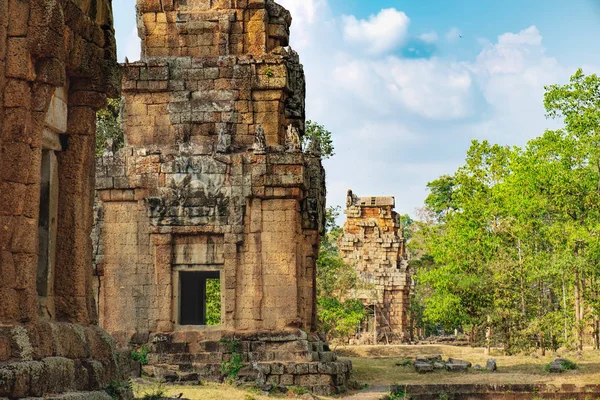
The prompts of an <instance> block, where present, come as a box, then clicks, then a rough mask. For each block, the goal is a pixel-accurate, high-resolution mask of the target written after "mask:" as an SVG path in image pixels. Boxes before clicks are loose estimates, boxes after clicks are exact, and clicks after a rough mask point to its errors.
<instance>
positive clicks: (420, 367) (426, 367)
mask: <svg viewBox="0 0 600 400" xmlns="http://www.w3.org/2000/svg"><path fill="white" fill-rule="evenodd" d="M414 366H415V371H417V372H418V373H420V374H424V373H427V372H432V371H433V365H431V364H430V363H427V362H423V361H417V362H415V364H414Z"/></svg>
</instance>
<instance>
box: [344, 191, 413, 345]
mask: <svg viewBox="0 0 600 400" xmlns="http://www.w3.org/2000/svg"><path fill="white" fill-rule="evenodd" d="M395 204H396V202H395V199H394V198H393V197H358V196H356V195H354V194H353V193H352V191H351V190H350V191H348V196H347V203H346V211H345V214H346V223H345V224H344V233H343V235H342V236H341V237H340V240H339V248H340V254H341V256H342V258H343V259H344V262H346V263H347V264H349V265H352V266H354V268H355V269H356V272H357V273H358V275H359V278H360V279H361V280H362V281H363V282H365V283H366V284H367V289H364V290H357V291H356V293H355V296H356V298H358V299H360V300H361V301H362V302H363V303H364V304H365V305H366V306H373V305H375V308H376V313H377V327H378V332H379V335H380V336H386V337H387V339H388V340H390V339H394V340H401V341H402V340H406V339H408V336H407V328H408V323H407V318H408V306H409V299H410V297H409V296H410V276H409V273H408V261H407V255H406V247H405V244H406V243H405V239H404V237H403V234H402V229H401V226H400V223H399V221H398V214H397V213H396V212H395V211H394V207H395ZM382 339H384V338H383V337H382Z"/></svg>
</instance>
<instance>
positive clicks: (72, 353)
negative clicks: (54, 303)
mask: <svg viewBox="0 0 600 400" xmlns="http://www.w3.org/2000/svg"><path fill="white" fill-rule="evenodd" d="M130 362H131V359H130V357H129V355H128V354H123V355H121V356H118V355H117V356H116V355H115V344H114V341H113V339H112V338H111V337H110V336H109V335H108V334H107V333H106V332H105V331H103V330H102V329H100V328H99V327H97V326H80V325H74V324H67V323H39V324H30V325H17V326H4V327H3V326H0V399H6V398H9V399H20V398H28V399H30V398H33V399H36V398H43V399H68V400H78V399H106V398H107V395H106V393H105V392H104V389H106V388H107V387H108V386H109V384H110V382H117V381H123V380H126V379H127V376H128V371H129V370H130V368H131V365H130ZM50 394H51V395H50ZM129 395H130V393H129V394H125V396H124V398H127V397H128V396H129ZM108 398H110V396H108Z"/></svg>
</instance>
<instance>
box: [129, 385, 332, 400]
mask: <svg viewBox="0 0 600 400" xmlns="http://www.w3.org/2000/svg"><path fill="white" fill-rule="evenodd" d="M156 388H157V385H156V384H155V383H150V382H146V381H144V382H143V383H140V382H139V381H138V382H135V383H134V384H133V392H134V394H135V396H136V398H142V399H143V398H144V395H146V394H148V393H153V392H155V391H156ZM292 389H293V390H291V392H292V393H294V394H297V395H301V394H304V393H307V391H305V390H303V389H302V388H292ZM160 391H161V392H162V393H163V395H164V396H165V397H172V396H178V395H179V394H180V393H183V396H182V397H184V398H187V399H191V400H208V399H218V400H273V399H274V398H280V399H289V398H290V396H286V395H285V394H278V395H271V396H263V395H261V394H258V393H256V392H255V391H253V390H247V389H244V388H238V387H235V386H233V385H219V384H216V383H205V384H203V385H201V386H191V385H160ZM292 398H293V397H292ZM319 398H320V399H322V400H332V399H330V398H328V397H321V396H319Z"/></svg>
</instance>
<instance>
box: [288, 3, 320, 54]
mask: <svg viewBox="0 0 600 400" xmlns="http://www.w3.org/2000/svg"><path fill="white" fill-rule="evenodd" d="M277 2H278V3H279V4H281V5H282V6H284V7H285V8H286V9H288V10H289V11H290V13H291V14H292V37H293V38H294V47H295V48H296V49H297V50H301V49H304V48H305V47H307V46H308V44H309V43H310V41H311V40H312V33H313V32H314V29H313V27H312V25H314V24H315V23H316V22H317V19H318V18H319V17H322V16H323V15H325V14H326V12H325V11H326V10H327V8H328V6H327V0H278V1H277Z"/></svg>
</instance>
